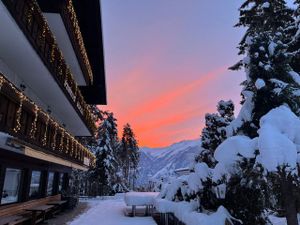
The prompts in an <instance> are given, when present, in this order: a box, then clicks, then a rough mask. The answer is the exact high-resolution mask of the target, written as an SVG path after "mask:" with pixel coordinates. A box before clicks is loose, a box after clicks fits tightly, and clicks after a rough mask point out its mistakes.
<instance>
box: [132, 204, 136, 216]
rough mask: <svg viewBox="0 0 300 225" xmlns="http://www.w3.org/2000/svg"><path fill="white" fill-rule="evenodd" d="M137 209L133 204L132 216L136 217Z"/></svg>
mask: <svg viewBox="0 0 300 225" xmlns="http://www.w3.org/2000/svg"><path fill="white" fill-rule="evenodd" d="M135 211H136V206H135V205H133V206H132V216H133V217H135Z"/></svg>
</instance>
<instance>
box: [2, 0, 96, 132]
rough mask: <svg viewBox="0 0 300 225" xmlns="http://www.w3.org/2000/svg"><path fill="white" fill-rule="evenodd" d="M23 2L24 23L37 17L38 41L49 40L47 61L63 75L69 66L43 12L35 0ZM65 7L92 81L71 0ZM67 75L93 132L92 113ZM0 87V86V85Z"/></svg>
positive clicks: (29, 22)
mask: <svg viewBox="0 0 300 225" xmlns="http://www.w3.org/2000/svg"><path fill="white" fill-rule="evenodd" d="M25 4H26V10H25V18H26V20H25V23H26V26H27V27H31V26H32V23H33V20H34V19H35V17H37V18H36V21H37V22H38V27H40V29H42V30H41V32H40V35H39V39H40V40H39V41H40V42H39V43H40V44H41V43H43V42H46V41H47V42H51V44H50V60H49V61H50V63H52V64H55V65H57V66H59V68H58V73H59V74H58V75H61V74H62V76H63V75H64V70H66V71H69V68H68V66H67V64H66V62H65V60H64V58H63V56H62V54H59V52H60V49H59V48H58V45H57V42H56V40H55V37H54V35H53V34H52V32H51V30H50V28H49V26H48V23H47V21H46V19H45V17H44V16H43V13H42V11H41V9H40V8H39V6H38V4H37V2H36V1H35V0H29V1H26V3H25ZM65 8H66V9H67V10H66V11H67V12H68V13H69V14H70V18H71V20H72V24H73V26H74V28H75V33H76V35H75V36H76V39H77V41H78V43H79V46H80V49H81V50H80V51H81V52H82V55H83V59H84V62H85V64H86V67H87V70H88V71H89V76H90V79H91V81H92V78H93V75H92V70H91V67H90V64H89V60H88V57H87V54H86V51H85V47H84V42H83V39H82V36H81V32H80V27H79V25H78V21H77V18H76V13H75V10H74V7H73V4H72V1H71V0H68V1H67V7H65ZM39 20H40V21H42V22H39ZM46 37H47V40H46ZM55 61H57V62H55ZM66 73H67V72H66ZM69 73H70V72H69ZM67 77H68V78H67V83H68V84H69V86H70V87H71V89H72V91H73V95H74V96H75V97H76V99H77V96H80V98H79V99H80V100H79V104H80V105H81V106H82V109H83V112H82V113H83V117H84V118H85V120H86V121H87V124H88V126H89V127H90V129H91V130H92V132H95V131H96V126H95V124H94V121H93V119H92V113H91V111H89V110H88V109H87V104H86V102H85V101H84V99H83V98H81V97H82V96H81V92H80V91H79V89H78V85H77V84H76V82H75V79H74V76H73V75H72V74H71V73H70V75H68V76H67ZM64 78H65V80H66V77H64ZM0 88H1V86H0Z"/></svg>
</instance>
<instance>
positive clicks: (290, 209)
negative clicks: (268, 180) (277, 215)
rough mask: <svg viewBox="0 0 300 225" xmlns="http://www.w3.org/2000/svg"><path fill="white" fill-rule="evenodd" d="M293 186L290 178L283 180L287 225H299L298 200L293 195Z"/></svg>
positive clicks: (282, 187)
mask: <svg viewBox="0 0 300 225" xmlns="http://www.w3.org/2000/svg"><path fill="white" fill-rule="evenodd" d="M293 186H294V185H293V183H292V180H291V179H289V177H286V176H285V177H283V178H282V182H281V191H282V198H283V204H284V208H285V216H286V220H287V225H299V224H298V219H297V205H296V198H295V197H294V195H293V190H294V187H293Z"/></svg>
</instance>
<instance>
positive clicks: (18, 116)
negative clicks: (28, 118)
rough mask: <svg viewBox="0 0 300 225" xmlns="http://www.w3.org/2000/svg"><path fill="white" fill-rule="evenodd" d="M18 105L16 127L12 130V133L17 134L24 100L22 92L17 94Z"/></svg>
mask: <svg viewBox="0 0 300 225" xmlns="http://www.w3.org/2000/svg"><path fill="white" fill-rule="evenodd" d="M19 98H20V103H19V108H18V110H17V113H16V127H15V128H14V132H15V133H18V131H19V130H20V129H21V116H22V108H23V101H24V99H25V96H24V95H23V93H22V92H20V93H19Z"/></svg>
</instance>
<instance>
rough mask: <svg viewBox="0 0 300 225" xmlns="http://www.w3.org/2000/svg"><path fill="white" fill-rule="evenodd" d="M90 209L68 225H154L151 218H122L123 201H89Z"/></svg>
mask: <svg viewBox="0 0 300 225" xmlns="http://www.w3.org/2000/svg"><path fill="white" fill-rule="evenodd" d="M89 204H91V208H90V209H89V210H88V211H87V212H86V213H84V214H82V215H80V216H79V217H78V218H76V219H75V220H74V221H72V222H71V223H70V224H69V225H156V223H155V221H154V220H153V219H152V217H134V218H133V217H126V216H124V212H123V211H124V208H125V207H126V206H125V203H124V200H123V199H109V200H94V201H89Z"/></svg>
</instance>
